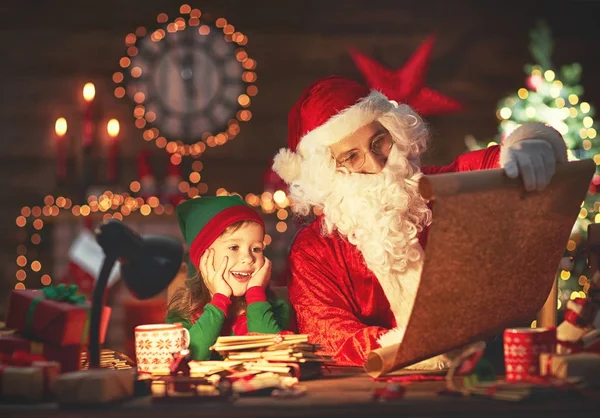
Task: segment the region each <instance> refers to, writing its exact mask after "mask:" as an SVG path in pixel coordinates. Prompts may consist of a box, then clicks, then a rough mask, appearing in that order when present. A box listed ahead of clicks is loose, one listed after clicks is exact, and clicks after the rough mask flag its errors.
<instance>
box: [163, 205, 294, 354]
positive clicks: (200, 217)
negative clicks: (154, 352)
mask: <svg viewBox="0 0 600 418" xmlns="http://www.w3.org/2000/svg"><path fill="white" fill-rule="evenodd" d="M177 219H178V221H179V227H180V228H181V232H182V233H183V236H184V238H185V241H186V242H187V244H188V248H189V256H190V264H192V265H193V267H194V268H195V269H196V270H197V271H198V273H197V274H196V275H195V276H193V277H191V278H190V279H188V280H187V283H186V286H185V287H183V288H180V289H178V290H177V291H176V292H175V293H174V294H173V297H172V298H171V300H170V301H169V306H168V313H167V319H166V321H167V322H171V323H172V322H181V323H182V324H183V326H184V327H185V328H187V329H188V331H189V332H190V351H191V355H192V358H193V359H194V360H208V359H210V358H211V352H210V347H211V346H212V345H213V344H214V343H215V342H216V340H217V337H219V336H220V335H246V334H248V333H261V334H276V333H278V332H281V331H284V330H287V329H288V327H289V322H290V317H291V307H290V305H289V304H288V303H287V302H285V301H283V300H282V299H277V298H276V297H275V296H274V295H273V293H272V292H271V291H270V289H269V280H270V278H271V262H270V260H269V259H268V258H266V257H265V256H264V254H263V249H264V242H263V241H264V237H265V227H264V222H263V221H262V219H261V217H260V216H259V215H258V213H257V212H256V211H255V210H254V209H253V208H251V207H250V206H248V205H247V204H246V203H245V202H244V201H243V200H242V199H241V198H240V197H238V196H219V197H201V198H197V199H191V200H187V201H185V202H182V203H180V204H179V205H178V206H177Z"/></svg>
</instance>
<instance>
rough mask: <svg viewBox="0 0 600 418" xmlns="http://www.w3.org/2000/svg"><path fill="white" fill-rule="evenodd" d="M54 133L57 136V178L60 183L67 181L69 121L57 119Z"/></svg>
mask: <svg viewBox="0 0 600 418" xmlns="http://www.w3.org/2000/svg"><path fill="white" fill-rule="evenodd" d="M54 132H55V134H56V162H57V166H56V176H57V178H58V181H59V182H63V181H65V180H66V179H67V149H66V144H65V140H66V137H65V135H66V134H67V120H66V119H65V118H58V119H56V122H55V123H54Z"/></svg>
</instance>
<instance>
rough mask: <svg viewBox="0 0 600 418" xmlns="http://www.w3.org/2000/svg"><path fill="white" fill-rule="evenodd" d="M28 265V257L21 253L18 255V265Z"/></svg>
mask: <svg viewBox="0 0 600 418" xmlns="http://www.w3.org/2000/svg"><path fill="white" fill-rule="evenodd" d="M26 265H27V257H25V256H24V255H20V256H18V257H17V266H19V267H25V266H26Z"/></svg>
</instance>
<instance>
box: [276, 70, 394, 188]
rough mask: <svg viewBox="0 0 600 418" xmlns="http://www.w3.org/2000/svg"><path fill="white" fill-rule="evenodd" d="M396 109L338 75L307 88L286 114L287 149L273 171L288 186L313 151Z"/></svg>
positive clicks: (384, 97)
mask: <svg viewBox="0 0 600 418" xmlns="http://www.w3.org/2000/svg"><path fill="white" fill-rule="evenodd" d="M396 107H398V104H397V103H396V102H394V101H390V100H389V99H388V98H387V97H386V96H384V95H383V94H382V93H380V92H378V91H376V90H369V88H368V87H365V86H364V85H362V84H360V83H358V82H356V81H354V80H351V79H348V78H345V77H341V76H335V75H334V76H329V77H325V78H322V79H319V80H316V81H314V82H312V83H311V84H309V85H308V87H307V88H306V89H305V90H304V92H303V93H302V95H301V96H300V98H299V99H298V101H297V102H296V103H295V104H294V106H292V109H291V110H290V112H289V114H288V148H287V149H285V148H284V149H282V150H280V151H279V153H278V154H277V155H276V156H275V159H274V164H273V170H274V171H275V172H276V173H277V174H279V176H281V178H283V180H285V182H286V183H288V184H289V183H291V182H293V181H294V180H297V179H298V178H299V177H300V166H301V164H302V162H303V161H304V160H306V159H307V158H308V157H309V156H310V155H311V153H312V151H313V150H315V149H316V148H322V147H327V146H329V145H331V144H334V143H336V142H338V141H340V140H341V139H343V138H345V137H347V136H348V135H351V134H352V133H354V132H356V131H357V130H358V129H360V128H361V127H363V126H365V125H367V124H369V123H371V122H372V121H374V120H376V119H377V118H379V117H380V116H382V115H383V114H385V113H387V112H389V111H391V110H393V109H394V108H396Z"/></svg>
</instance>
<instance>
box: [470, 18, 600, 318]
mask: <svg viewBox="0 0 600 418" xmlns="http://www.w3.org/2000/svg"><path fill="white" fill-rule="evenodd" d="M530 36H531V43H530V47H529V50H530V52H531V55H532V56H533V59H534V62H535V63H534V64H527V65H526V66H525V73H526V74H527V78H526V87H522V88H520V89H519V90H518V91H517V93H516V94H512V95H510V96H508V97H506V98H504V99H502V100H500V102H499V103H498V110H497V111H496V116H497V118H498V120H499V121H500V125H499V133H498V135H497V136H496V137H495V138H494V139H493V140H491V141H485V142H480V141H477V140H475V139H474V138H473V137H471V136H469V137H467V138H466V139H465V143H466V145H467V147H468V148H469V149H470V150H476V149H481V148H484V147H486V146H490V145H495V144H499V143H500V142H501V141H502V140H503V139H504V138H505V137H506V136H508V135H509V134H510V133H511V132H512V131H513V130H514V129H515V128H516V127H518V126H519V125H520V124H521V123H523V122H529V121H532V122H533V121H537V122H543V123H546V124H547V125H549V126H552V127H553V128H554V129H556V130H557V131H558V132H560V133H561V134H562V136H563V138H564V140H565V143H566V145H567V152H568V158H569V160H579V159H586V158H593V159H594V161H595V162H596V165H597V166H598V165H600V143H598V141H596V139H595V138H596V134H597V131H596V129H595V127H594V126H595V124H594V119H593V117H594V108H593V107H592V106H591V105H590V104H589V103H587V102H585V101H582V100H581V96H582V95H583V87H582V86H581V84H580V79H581V65H580V64H578V63H573V64H570V65H565V66H563V67H561V68H560V70H558V71H557V70H555V69H554V67H553V65H552V62H551V57H552V50H553V42H552V36H551V33H550V29H549V27H548V26H547V25H546V24H545V23H544V22H539V23H538V24H537V26H536V27H535V28H534V29H533V30H532V31H531V35H530ZM598 173H599V170H598V168H597V170H596V174H595V175H594V178H593V181H592V184H591V185H590V190H589V193H588V195H587V197H586V199H585V201H584V202H583V204H582V206H581V211H580V213H579V217H578V218H577V222H576V223H575V225H574V226H573V231H572V234H571V237H570V239H569V242H568V244H567V248H566V250H565V256H564V257H563V258H562V260H561V263H560V266H559V269H558V272H557V274H558V277H559V280H558V282H559V287H558V288H559V290H558V308H559V309H560V307H561V306H565V304H566V301H567V300H569V299H574V298H576V297H585V296H586V293H587V291H588V289H589V286H590V280H589V279H590V277H589V271H588V270H589V269H588V265H587V257H586V256H587V253H586V239H587V227H588V225H589V224H590V223H593V222H597V223H598V222H600V202H599V199H598V194H597V193H596V188H597V187H600V175H599V174H598Z"/></svg>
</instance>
